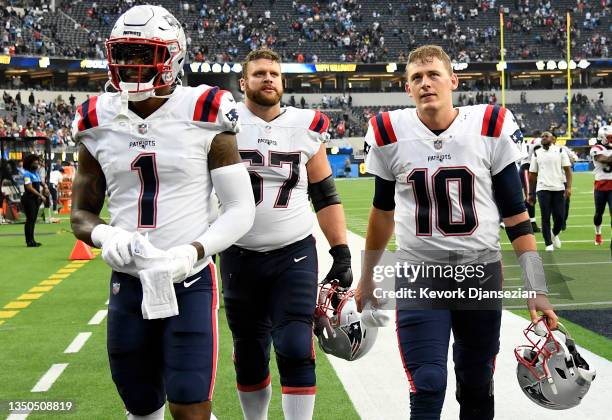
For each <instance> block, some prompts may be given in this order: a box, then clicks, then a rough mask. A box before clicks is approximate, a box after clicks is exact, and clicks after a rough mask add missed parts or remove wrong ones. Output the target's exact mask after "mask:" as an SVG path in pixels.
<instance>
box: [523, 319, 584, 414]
mask: <svg viewBox="0 0 612 420" xmlns="http://www.w3.org/2000/svg"><path fill="white" fill-rule="evenodd" d="M523 334H524V335H525V337H526V338H527V341H529V343H530V344H529V345H522V346H518V347H517V348H516V349H515V350H514V354H515V356H516V359H517V361H518V366H517V370H516V375H517V379H518V382H519V385H520V387H521V389H522V390H523V392H524V393H525V395H527V397H528V398H529V399H530V400H532V401H533V402H535V403H536V404H538V405H540V406H542V407H544V408H548V409H552V410H564V409H567V408H571V407H575V406H576V405H578V404H580V402H581V400H582V398H583V397H584V396H585V395H586V393H587V392H588V390H589V388H590V386H591V382H592V381H593V379H595V370H591V369H590V368H589V365H588V364H587V362H586V361H585V360H584V359H583V358H582V356H580V354H579V353H578V351H577V349H576V345H575V343H574V341H573V339H572V338H571V337H570V335H569V332H568V331H567V330H566V329H565V327H563V325H562V324H559V329H558V330H554V331H552V330H550V328H549V327H548V324H547V322H546V320H545V319H544V318H541V319H539V320H538V321H537V322H535V323H531V324H530V325H529V327H527V328H526V329H525V330H524V331H523Z"/></svg>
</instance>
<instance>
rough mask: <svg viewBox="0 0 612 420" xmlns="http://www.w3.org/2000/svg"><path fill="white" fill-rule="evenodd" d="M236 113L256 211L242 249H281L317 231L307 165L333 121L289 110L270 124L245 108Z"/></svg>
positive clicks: (238, 136) (241, 154)
mask: <svg viewBox="0 0 612 420" xmlns="http://www.w3.org/2000/svg"><path fill="white" fill-rule="evenodd" d="M237 109H238V114H239V116H240V126H241V130H240V133H239V134H238V135H237V136H236V139H237V141H238V149H239V150H240V156H241V157H242V160H243V161H244V162H246V163H247V167H248V170H249V175H250V176H251V184H252V186H253V194H254V196H255V204H256V206H257V207H256V215H255V222H254V223H253V227H252V228H251V230H250V231H249V233H247V234H246V235H245V236H244V237H242V238H241V239H240V240H239V241H238V242H237V245H238V246H240V247H243V248H246V249H251V250H254V251H270V250H272V249H278V248H282V247H284V246H286V245H289V244H292V243H294V242H296V241H299V240H300V239H303V238H305V237H306V236H308V235H310V234H311V232H312V226H313V213H312V210H311V209H310V203H309V201H308V176H307V172H306V164H307V163H308V160H309V159H310V158H312V157H313V156H314V155H315V154H316V153H317V152H318V151H319V149H320V147H321V141H322V139H323V138H324V135H325V133H326V132H327V129H328V128H329V119H328V118H327V116H326V115H324V114H323V113H321V112H320V111H313V110H304V109H298V108H294V107H286V108H282V111H281V114H280V115H279V116H278V117H276V118H275V119H274V120H272V121H269V122H266V121H264V120H262V119H261V118H259V117H258V116H256V115H255V114H253V113H252V112H251V111H249V109H248V108H247V106H246V105H245V104H244V103H239V104H238V106H237Z"/></svg>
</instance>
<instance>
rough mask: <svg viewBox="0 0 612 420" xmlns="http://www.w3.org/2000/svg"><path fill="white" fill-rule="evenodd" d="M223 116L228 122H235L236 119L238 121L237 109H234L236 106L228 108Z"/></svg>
mask: <svg viewBox="0 0 612 420" xmlns="http://www.w3.org/2000/svg"><path fill="white" fill-rule="evenodd" d="M225 117H226V118H227V119H228V121H229V122H232V123H235V122H236V121H238V111H236V108H232V109H230V110H229V112H228V113H226V114H225Z"/></svg>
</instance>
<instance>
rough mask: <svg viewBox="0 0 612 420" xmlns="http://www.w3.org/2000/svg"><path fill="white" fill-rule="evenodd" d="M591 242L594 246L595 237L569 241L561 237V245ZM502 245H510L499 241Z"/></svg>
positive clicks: (540, 242)
mask: <svg viewBox="0 0 612 420" xmlns="http://www.w3.org/2000/svg"><path fill="white" fill-rule="evenodd" d="M536 242H537V243H538V244H543V243H544V241H536ZM589 242H591V243H593V246H595V239H575V240H571V241H564V240H563V238H561V245H563V244H586V243H589ZM501 244H502V245H511V243H510V242H501Z"/></svg>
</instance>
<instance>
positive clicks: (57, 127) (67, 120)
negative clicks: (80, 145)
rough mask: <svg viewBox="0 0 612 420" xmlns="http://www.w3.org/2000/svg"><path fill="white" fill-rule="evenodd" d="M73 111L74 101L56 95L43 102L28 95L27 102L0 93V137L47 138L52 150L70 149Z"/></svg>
mask: <svg viewBox="0 0 612 420" xmlns="http://www.w3.org/2000/svg"><path fill="white" fill-rule="evenodd" d="M75 110H76V104H75V98H74V96H73V95H70V97H69V98H68V102H67V101H65V100H64V99H63V98H62V96H61V95H59V96H58V97H57V98H56V99H55V100H54V101H52V102H49V103H46V102H45V101H44V100H41V99H38V100H36V98H35V96H34V92H30V94H29V96H28V98H27V100H26V99H25V98H23V99H22V97H21V93H20V92H19V93H17V94H16V95H15V97H13V96H11V95H9V94H8V93H6V92H4V94H3V95H2V98H1V99H0V137H14V138H22V137H49V138H50V139H51V145H52V147H53V148H54V149H56V150H58V149H63V148H65V147H66V146H74V145H75V144H74V142H73V140H72V134H71V131H70V126H71V124H72V120H73V118H74V113H75Z"/></svg>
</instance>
